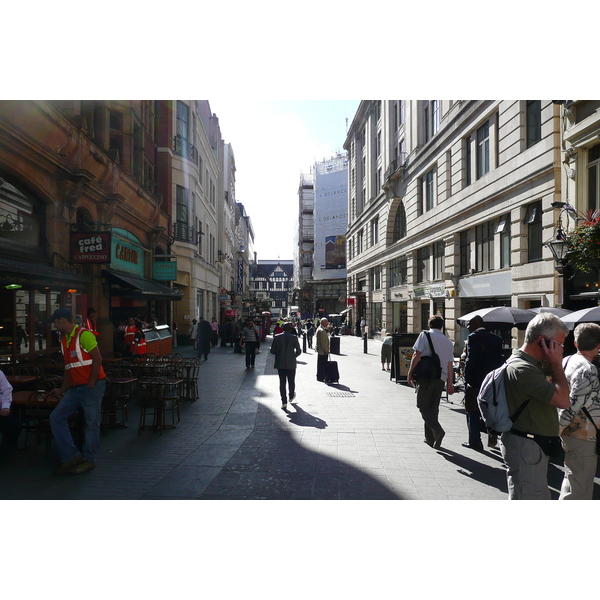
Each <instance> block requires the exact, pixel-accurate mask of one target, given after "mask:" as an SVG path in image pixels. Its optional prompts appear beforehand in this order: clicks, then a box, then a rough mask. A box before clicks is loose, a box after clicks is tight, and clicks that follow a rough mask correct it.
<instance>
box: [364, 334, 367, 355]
mask: <svg viewBox="0 0 600 600" xmlns="http://www.w3.org/2000/svg"><path fill="white" fill-rule="evenodd" d="M364 340H365V354H367V332H365V335H364Z"/></svg>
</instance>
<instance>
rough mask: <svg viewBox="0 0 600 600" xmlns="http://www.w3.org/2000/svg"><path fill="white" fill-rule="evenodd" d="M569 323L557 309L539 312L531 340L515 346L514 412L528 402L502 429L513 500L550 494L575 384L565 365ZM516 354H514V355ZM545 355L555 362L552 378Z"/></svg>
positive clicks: (510, 392) (510, 387) (509, 389)
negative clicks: (562, 422)
mask: <svg viewBox="0 0 600 600" xmlns="http://www.w3.org/2000/svg"><path fill="white" fill-rule="evenodd" d="M568 333H569V329H568V328H567V326H566V325H565V324H564V323H563V322H562V321H561V320H560V319H559V318H558V317H557V316H556V315H553V314H551V313H540V314H539V315H537V316H536V317H534V318H533V319H532V320H531V321H530V322H529V325H528V326H527V330H526V331H525V343H524V344H523V346H521V348H519V349H516V350H513V354H512V357H515V358H517V359H518V360H516V361H514V362H510V363H509V365H508V366H507V368H506V399H507V401H508V411H509V414H511V415H514V414H515V412H516V411H517V409H519V408H520V407H521V406H522V405H524V403H527V405H526V406H524V408H523V409H522V412H521V413H520V415H518V417H517V419H516V420H515V422H514V423H513V427H512V429H511V430H510V431H507V432H505V433H503V434H502V437H501V441H502V443H501V450H502V457H503V458H504V462H505V463H506V479H507V482H508V499H509V500H550V497H551V496H550V490H549V488H548V457H549V456H550V455H551V456H555V455H556V449H560V438H559V437H558V431H559V427H558V411H557V410H556V409H557V408H562V409H564V408H569V406H571V401H570V400H569V385H568V383H567V380H566V378H565V373H564V371H563V366H562V355H563V344H564V341H565V337H566V336H567V334H568ZM512 357H511V358H512ZM542 361H546V362H547V363H548V364H549V367H550V372H551V380H550V381H548V379H547V378H546V374H545V373H544V369H543V367H542Z"/></svg>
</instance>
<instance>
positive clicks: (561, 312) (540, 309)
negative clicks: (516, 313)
mask: <svg viewBox="0 0 600 600" xmlns="http://www.w3.org/2000/svg"><path fill="white" fill-rule="evenodd" d="M529 310H530V311H531V312H534V313H536V314H538V315H539V314H540V313H552V314H553V315H556V316H557V317H560V318H561V319H562V318H563V317H564V316H565V315H570V314H571V313H572V312H573V311H572V310H567V309H566V308H556V307H553V306H536V308H530V309H529Z"/></svg>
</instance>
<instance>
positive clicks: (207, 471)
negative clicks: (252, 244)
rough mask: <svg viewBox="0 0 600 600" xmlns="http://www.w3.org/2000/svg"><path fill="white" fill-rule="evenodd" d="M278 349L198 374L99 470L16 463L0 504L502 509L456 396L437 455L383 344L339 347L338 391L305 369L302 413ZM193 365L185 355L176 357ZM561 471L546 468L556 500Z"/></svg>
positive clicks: (111, 449) (495, 477)
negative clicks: (493, 504)
mask: <svg viewBox="0 0 600 600" xmlns="http://www.w3.org/2000/svg"><path fill="white" fill-rule="evenodd" d="M270 342H271V338H270V337H269V338H267V341H266V343H264V344H263V345H262V347H261V353H260V354H258V355H257V361H256V368H255V369H251V370H246V369H245V367H244V357H243V355H241V354H236V353H234V352H233V349H232V348H229V347H227V348H221V347H217V348H214V349H213V350H212V351H211V353H210V355H209V359H208V361H206V362H204V361H203V364H202V366H201V368H200V377H199V390H200V400H198V401H197V402H195V403H189V402H182V403H181V422H180V423H179V424H178V425H177V428H176V429H174V430H166V431H164V432H163V434H162V436H159V435H158V433H156V432H153V431H144V432H142V434H141V435H140V436H138V434H137V419H138V414H139V413H138V411H137V409H136V407H135V406H132V407H131V410H130V414H129V422H128V423H129V427H128V428H127V429H118V430H110V431H106V432H103V433H102V436H101V440H100V453H99V456H98V462H97V468H96V469H95V470H94V471H91V472H89V473H86V474H84V475H80V476H66V477H56V476H53V475H52V468H53V466H55V465H56V463H57V455H56V453H55V450H54V448H53V449H52V451H51V452H50V453H49V454H48V455H45V454H44V450H43V448H41V447H40V448H39V449H38V451H37V452H36V453H35V455H34V453H33V451H32V449H28V450H26V451H22V452H19V453H18V454H17V455H16V457H15V458H14V460H12V461H11V462H10V464H8V465H6V466H4V467H2V468H0V499H297V500H301V499H302V500H303V499H453V500H463V499H489V500H494V499H505V498H506V497H507V494H506V479H505V474H504V468H503V463H502V457H501V455H500V452H499V450H495V449H494V450H488V449H486V450H485V451H484V452H475V451H472V450H469V449H467V448H463V447H462V446H461V443H462V442H463V441H465V440H466V439H467V428H466V421H465V415H464V411H463V409H462V405H461V404H460V400H461V398H462V396H461V394H455V395H454V396H452V397H451V398H450V400H451V402H444V401H443V402H442V405H441V410H440V422H441V423H442V426H443V427H444V429H445V430H446V436H445V438H444V441H443V444H442V448H440V449H439V450H434V449H432V448H430V447H429V446H427V445H426V444H425V443H423V423H422V420H421V417H420V414H419V412H418V410H417V408H416V406H415V393H414V390H413V389H412V388H409V387H408V386H406V385H402V384H396V383H395V382H392V381H390V378H389V373H387V372H383V371H381V363H380V362H379V352H380V348H381V344H380V342H378V341H373V340H369V342H368V354H364V352H363V341H362V340H361V339H360V338H357V337H354V336H342V338H341V355H339V356H333V358H334V359H336V360H337V361H338V364H339V370H340V383H339V384H337V385H325V384H323V383H319V382H318V381H317V380H316V376H315V374H316V353H315V352H314V351H312V350H308V352H307V353H306V354H302V355H301V356H300V357H299V361H298V363H299V364H298V370H297V377H296V386H297V389H296V394H297V398H296V402H294V403H293V404H290V403H288V408H287V410H285V411H284V410H282V409H281V402H280V399H279V379H278V377H277V372H276V371H275V369H274V368H273V358H274V357H273V356H272V355H270V354H269V346H270ZM177 351H179V352H181V353H182V354H184V355H193V351H192V350H191V348H189V347H183V348H181V347H180V348H177ZM560 465H562V462H561V461H557V464H551V466H550V480H551V485H552V486H553V487H554V489H555V491H554V496H556V495H557V491H556V490H557V488H558V487H560V481H561V480H562V468H561V466H560Z"/></svg>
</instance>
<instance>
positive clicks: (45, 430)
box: [23, 392, 79, 458]
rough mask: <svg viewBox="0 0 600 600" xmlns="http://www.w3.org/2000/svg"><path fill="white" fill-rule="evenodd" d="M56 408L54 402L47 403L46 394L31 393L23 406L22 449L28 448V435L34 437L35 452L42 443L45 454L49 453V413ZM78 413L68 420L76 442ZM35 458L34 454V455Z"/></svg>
mask: <svg viewBox="0 0 600 600" xmlns="http://www.w3.org/2000/svg"><path fill="white" fill-rule="evenodd" d="M55 407H56V402H49V401H48V393H46V392H33V393H32V394H31V395H30V396H29V398H28V400H27V404H26V405H25V410H24V413H23V429H24V430H25V442H24V448H27V447H28V441H29V435H30V434H31V435H33V436H34V445H35V450H36V451H37V447H38V446H39V445H40V444H41V443H42V442H43V441H44V442H45V443H46V453H48V452H49V451H50V445H51V443H52V429H51V427H50V413H51V412H52V411H53V410H54V408H55ZM78 427H79V423H78V413H77V412H75V413H73V415H72V416H71V417H70V418H69V429H70V430H71V433H72V434H73V439H74V440H76V443H77V441H79V440H78V437H79V436H78ZM34 458H35V453H34Z"/></svg>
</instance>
